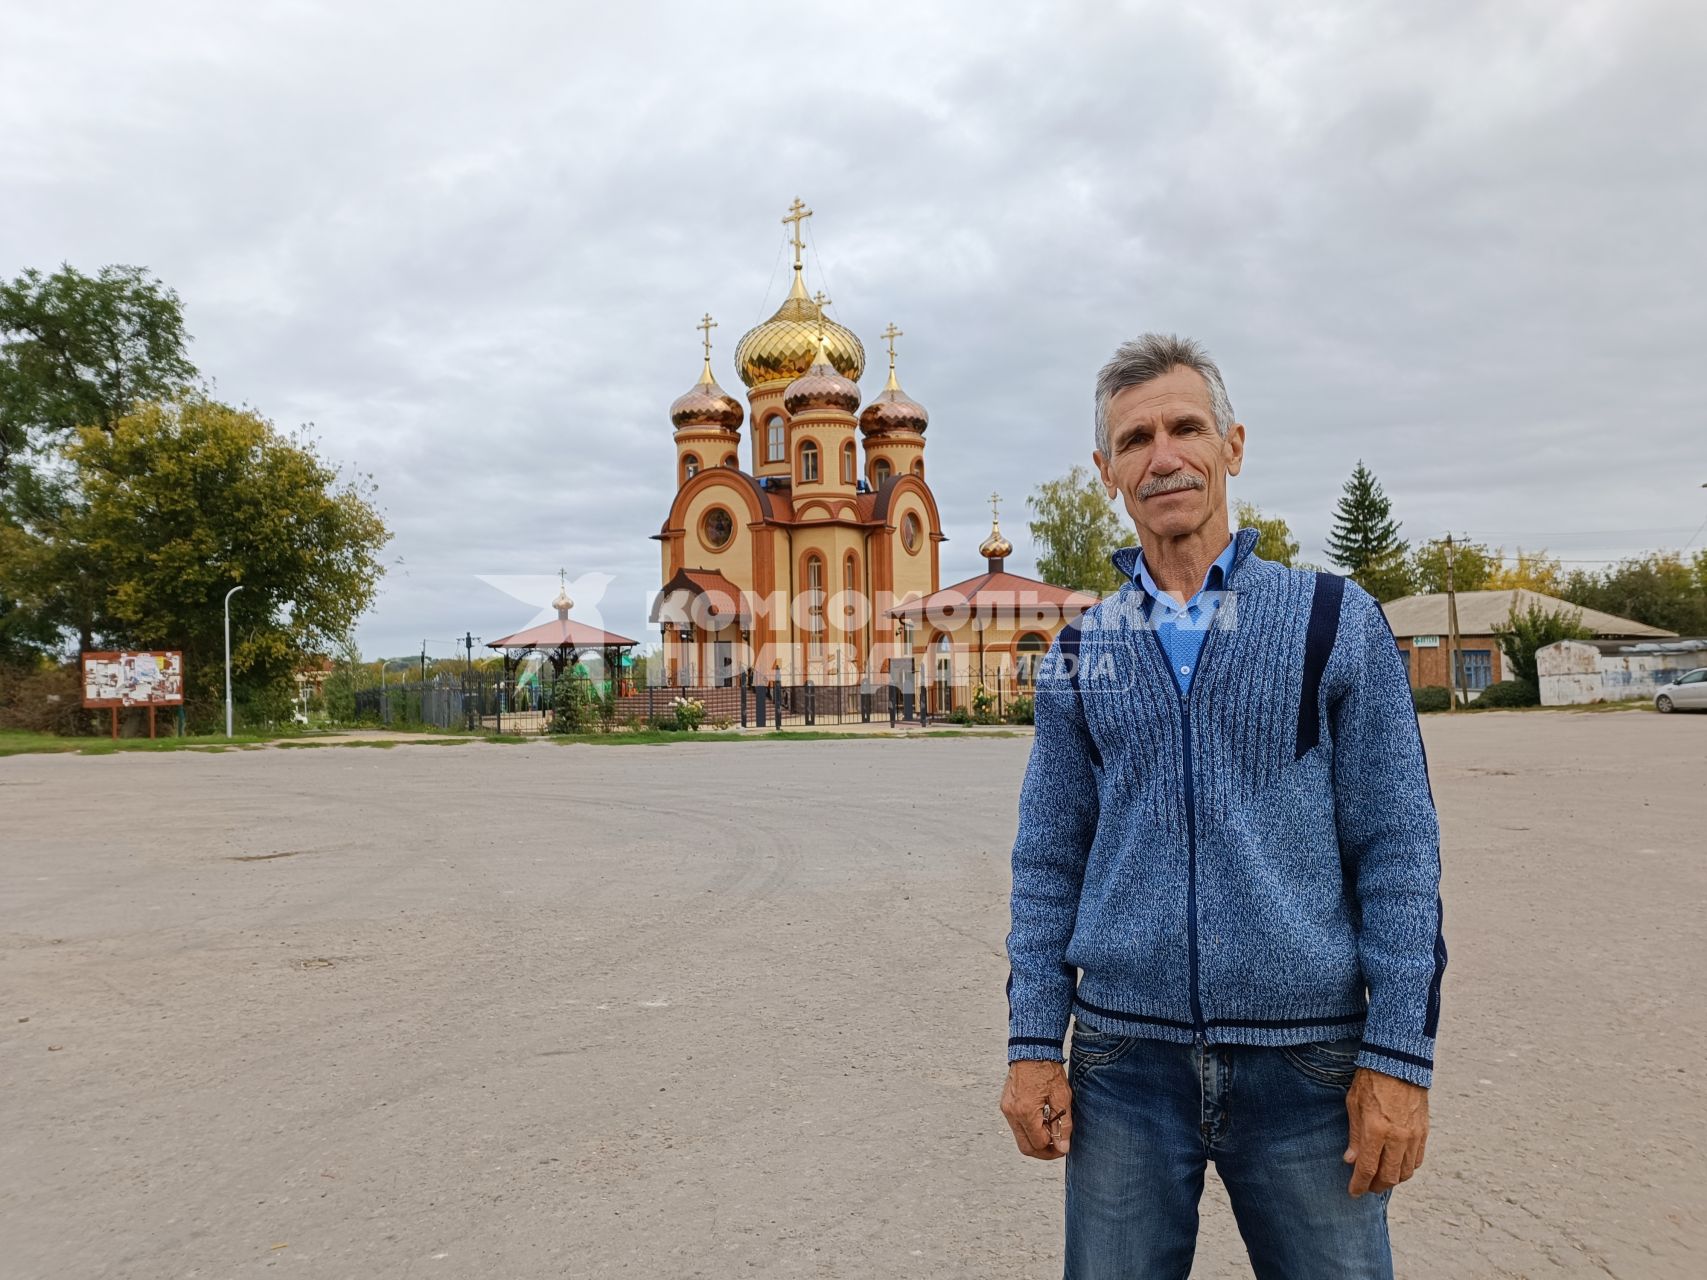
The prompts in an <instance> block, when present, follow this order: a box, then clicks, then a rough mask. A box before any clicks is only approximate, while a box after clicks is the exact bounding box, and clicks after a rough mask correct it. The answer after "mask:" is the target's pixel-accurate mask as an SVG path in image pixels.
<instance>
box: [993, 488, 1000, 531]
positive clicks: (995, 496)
mask: <svg viewBox="0 0 1707 1280" xmlns="http://www.w3.org/2000/svg"><path fill="white" fill-rule="evenodd" d="M1001 500H1002V495H1001V494H999V493H994V492H992V493H991V494H990V528H992V529H994V528H995V527H996V519H997V516H996V507H997V506H998V505H999V504H1000V502H1001Z"/></svg>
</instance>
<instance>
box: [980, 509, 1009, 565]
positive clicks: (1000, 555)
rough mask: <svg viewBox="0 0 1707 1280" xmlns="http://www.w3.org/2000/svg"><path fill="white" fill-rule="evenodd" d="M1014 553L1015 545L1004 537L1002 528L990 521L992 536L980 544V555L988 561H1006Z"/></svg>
mask: <svg viewBox="0 0 1707 1280" xmlns="http://www.w3.org/2000/svg"><path fill="white" fill-rule="evenodd" d="M1013 553H1014V544H1013V543H1011V542H1009V541H1008V540H1007V539H1006V538H1004V537H1002V529H1001V526H1000V525H998V524H997V523H996V522H995V520H993V519H992V520H991V521H990V536H989V537H988V538H985V539H984V541H982V542H980V543H979V544H978V554H979V555H981V556H983V557H984V558H985V559H986V560H1005V559H1007V558H1008V557H1009V556H1011V555H1012V554H1013Z"/></svg>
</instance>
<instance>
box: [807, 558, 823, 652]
mask: <svg viewBox="0 0 1707 1280" xmlns="http://www.w3.org/2000/svg"><path fill="white" fill-rule="evenodd" d="M806 592H807V595H806V630H807V631H808V633H809V634H810V635H811V637H812V642H811V643H812V656H813V657H814V658H817V659H822V658H823V656H824V562H823V560H821V559H820V558H819V557H818V556H816V555H809V556H807V557H806Z"/></svg>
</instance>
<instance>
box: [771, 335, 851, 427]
mask: <svg viewBox="0 0 1707 1280" xmlns="http://www.w3.org/2000/svg"><path fill="white" fill-rule="evenodd" d="M782 407H783V408H784V409H787V410H788V411H789V413H791V414H795V413H806V412H808V411H810V410H812V409H840V410H841V411H842V412H843V413H850V414H851V413H857V412H858V411H859V387H858V385H857V384H855V383H854V382H852V381H850V380H849V379H847V378H844V377H843V376H842V375H841V374H839V373H837V372H836V366H835V363H834V360H833V357H832V355H831V351H830V337H829V334H827V333H826V334H825V335H824V336H823V337H822V338H821V339H820V340H819V343H818V358H817V359H816V360H814V361H813V362H812V365H811V367H810V368H809V369H807V370H806V372H805V373H803V374H801V375H800V376H799V377H798V378H796V379H795V380H794V381H793V382H791V383H789V384H788V390H786V391H784V392H783V393H782Z"/></svg>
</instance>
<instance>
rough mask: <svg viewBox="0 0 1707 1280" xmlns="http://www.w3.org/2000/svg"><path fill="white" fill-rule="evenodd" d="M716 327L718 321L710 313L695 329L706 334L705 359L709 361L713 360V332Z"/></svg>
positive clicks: (706, 314) (707, 313)
mask: <svg viewBox="0 0 1707 1280" xmlns="http://www.w3.org/2000/svg"><path fill="white" fill-rule="evenodd" d="M716 327H717V321H715V320H713V319H712V318H711V312H709V311H707V312H706V313H705V318H704V319H703V320H701V321H700V322H699V323H698V324H696V325H695V326H694V328H696V329H701V330H703V331H704V332H705V358H706V359H707V360H710V359H711V331H712V330H713V329H715V328H716Z"/></svg>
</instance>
